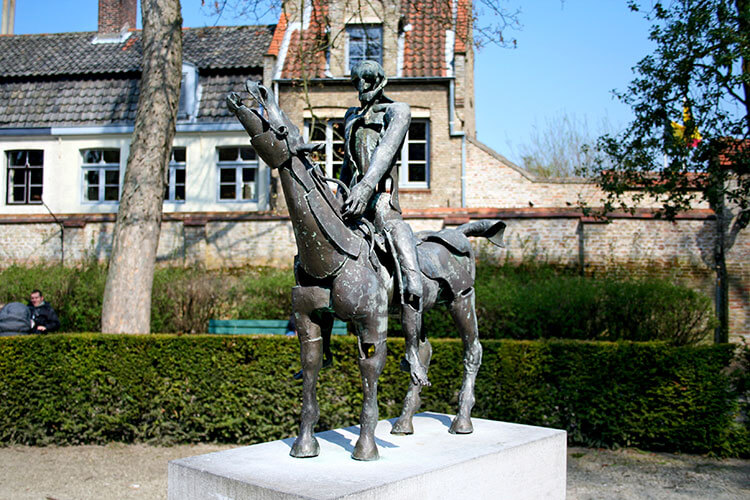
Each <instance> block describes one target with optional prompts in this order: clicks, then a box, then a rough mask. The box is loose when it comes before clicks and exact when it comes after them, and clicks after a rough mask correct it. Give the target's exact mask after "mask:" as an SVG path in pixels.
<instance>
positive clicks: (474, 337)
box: [449, 288, 482, 434]
mask: <svg viewBox="0 0 750 500" xmlns="http://www.w3.org/2000/svg"><path fill="white" fill-rule="evenodd" d="M449 309H450V313H451V316H452V317H453V321H454V322H455V323H456V327H457V328H458V331H459V333H460V334H461V340H462V341H463V345H464V373H463V382H462V384H461V392H459V394H458V413H457V414H456V418H454V419H453V422H451V426H450V429H449V432H450V433H451V434H470V433H472V432H473V431H474V427H473V425H472V423H471V409H472V408H473V407H474V384H475V382H476V378H477V372H478V371H479V366H480V365H481V364H482V345H481V344H480V343H479V331H478V328H477V316H476V309H475V307H474V289H473V288H469V289H467V290H464V291H463V292H461V293H460V294H459V295H458V296H456V297H455V298H454V300H453V302H452V303H451V304H450V306H449Z"/></svg>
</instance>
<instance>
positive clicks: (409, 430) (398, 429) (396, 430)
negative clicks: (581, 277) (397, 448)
mask: <svg viewBox="0 0 750 500" xmlns="http://www.w3.org/2000/svg"><path fill="white" fill-rule="evenodd" d="M391 434H395V435H397V436H408V435H410V434H414V426H413V425H412V422H411V419H405V418H404V419H401V418H399V419H398V420H397V421H396V423H395V424H393V427H392V428H391Z"/></svg>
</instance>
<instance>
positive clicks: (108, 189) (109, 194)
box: [104, 186, 118, 201]
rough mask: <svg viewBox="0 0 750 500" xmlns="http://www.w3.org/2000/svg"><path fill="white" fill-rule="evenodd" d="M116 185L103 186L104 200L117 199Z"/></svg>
mask: <svg viewBox="0 0 750 500" xmlns="http://www.w3.org/2000/svg"><path fill="white" fill-rule="evenodd" d="M117 191H118V189H117V186H105V188H104V200H105V201H117Z"/></svg>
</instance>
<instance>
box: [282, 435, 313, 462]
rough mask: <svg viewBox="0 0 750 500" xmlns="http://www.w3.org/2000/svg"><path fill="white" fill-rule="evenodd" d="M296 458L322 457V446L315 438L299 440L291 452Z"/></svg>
mask: <svg viewBox="0 0 750 500" xmlns="http://www.w3.org/2000/svg"><path fill="white" fill-rule="evenodd" d="M289 454H290V455H291V456H293V457H294V458H311V457H317V456H318V455H320V445H319V444H318V440H317V439H315V438H314V437H311V438H309V439H301V438H299V437H298V438H297V439H296V440H295V441H294V444H293V445H292V451H290V452H289Z"/></svg>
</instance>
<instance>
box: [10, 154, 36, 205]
mask: <svg viewBox="0 0 750 500" xmlns="http://www.w3.org/2000/svg"><path fill="white" fill-rule="evenodd" d="M32 151H35V152H40V153H41V154H42V164H41V165H30V164H29V153H30V152H32ZM18 152H24V153H26V164H25V165H11V154H13V153H18ZM5 160H6V168H5V176H6V177H5V179H6V182H5V188H6V193H5V204H6V205H41V204H42V196H44V150H43V149H9V150H7V151H6V152H5ZM11 170H16V171H21V172H23V188H24V200H23V201H12V197H13V191H14V185H11V174H10V171H11ZM32 170H39V171H41V175H42V183H41V184H34V183H32V182H31V172H32ZM32 187H39V188H41V189H42V194H41V195H40V196H39V201H34V200H31V188H32Z"/></svg>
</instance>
